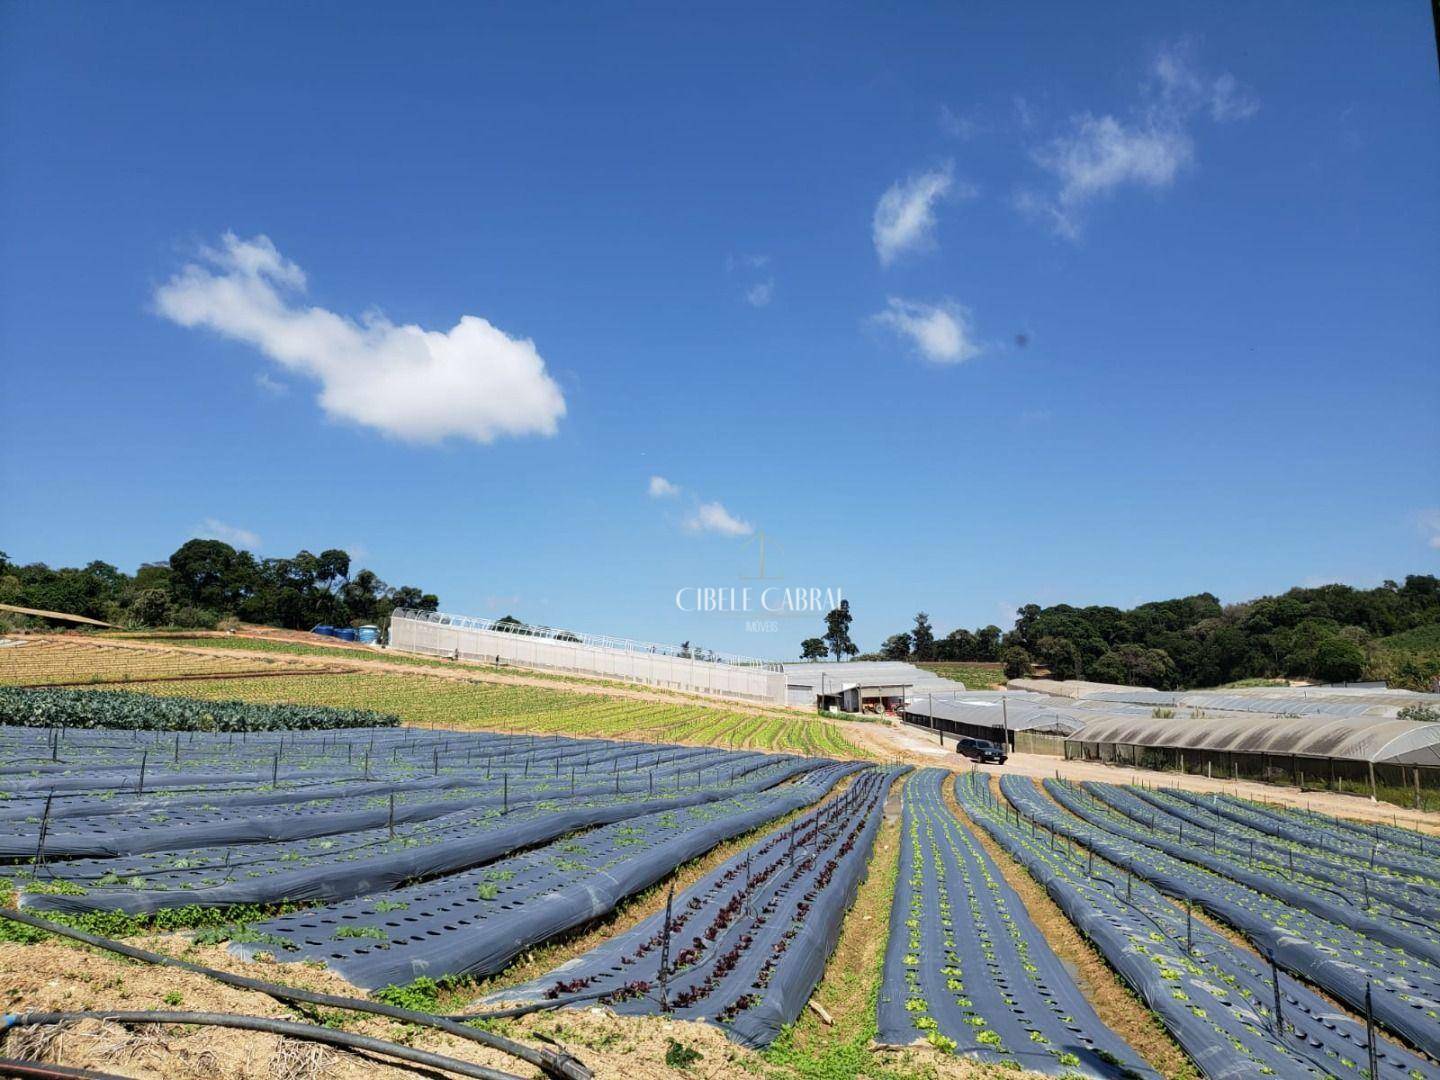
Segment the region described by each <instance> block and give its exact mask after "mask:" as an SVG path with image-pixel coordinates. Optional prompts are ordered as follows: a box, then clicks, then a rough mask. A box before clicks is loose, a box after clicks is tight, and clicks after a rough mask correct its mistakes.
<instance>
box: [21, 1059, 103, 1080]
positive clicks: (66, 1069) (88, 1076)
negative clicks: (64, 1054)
mask: <svg viewBox="0 0 1440 1080" xmlns="http://www.w3.org/2000/svg"><path fill="white" fill-rule="evenodd" d="M0 1076H19V1077H27V1078H28V1077H35V1078H36V1080H69V1078H71V1077H79V1078H81V1080H127V1078H126V1077H123V1076H117V1075H115V1074H114V1073H103V1072H95V1071H93V1070H91V1069H76V1068H72V1067H71V1066H69V1065H53V1064H51V1063H50V1062H48V1061H21V1060H20V1059H19V1058H0Z"/></svg>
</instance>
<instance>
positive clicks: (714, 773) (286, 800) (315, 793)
mask: <svg viewBox="0 0 1440 1080" xmlns="http://www.w3.org/2000/svg"><path fill="white" fill-rule="evenodd" d="M387 741H389V742H391V744H392V745H391V753H390V754H387V753H385V750H386V745H385V744H386V742H387ZM424 742H429V743H430V744H431V745H429V746H428V747H427V746H425V745H423V743H424ZM467 744H476V745H467ZM160 749H161V750H162V751H163V752H164V753H163V756H164V757H166V758H168V757H169V756H170V751H171V747H169V746H162V747H161V748H160ZM397 749H399V748H396V747H395V746H394V741H393V740H385V739H381V740H379V741H378V742H368V743H362V744H361V746H360V748H359V750H360V752H359V753H352V754H348V755H347V754H345V753H341V754H339V755H338V759H339V760H338V762H336V761H334V758H333V755H332V753H330V752H327V754H326V755H325V756H321V757H312V758H310V759H309V760H308V761H306V759H305V757H304V754H303V750H297V748H295V747H294V746H293V745H292V746H290V747H288V748H287V747H283V746H281V745H279V744H275V745H273V746H272V747H266V748H265V749H264V750H262V754H263V757H264V758H268V759H269V760H263V759H262V758H260V757H257V758H255V759H254V760H253V762H252V764H251V765H247V763H246V759H245V757H244V756H241V755H239V754H237V756H236V758H235V759H234V760H233V761H232V762H231V764H232V765H234V766H236V767H237V769H236V772H235V773H233V774H232V773H227V772H224V771H223V770H219V769H218V768H217V771H216V772H215V773H214V777H215V779H216V781H217V783H216V784H215V785H213V786H211V785H205V784H203V783H200V782H199V779H200V778H199V777H198V776H197V774H196V773H195V772H194V771H193V765H191V762H195V761H197V760H203V759H201V757H200V754H199V752H198V751H197V750H196V749H195V748H194V747H193V746H187V747H186V764H187V766H190V767H191V771H189V772H187V773H186V774H185V776H186V784H187V788H186V789H185V790H183V792H182V791H179V790H177V789H175V788H173V787H169V786H166V785H167V784H168V783H169V782H170V780H169V778H170V777H171V776H172V775H173V773H172V772H170V771H168V770H170V769H174V768H176V767H178V761H179V759H180V757H181V754H180V750H179V748H178V747H176V748H175V751H174V757H175V759H176V761H177V765H170V766H168V767H160V766H157V767H154V768H151V769H150V774H149V777H148V784H149V785H150V786H149V787H148V788H147V791H146V792H145V793H144V794H141V793H139V792H138V791H137V790H136V788H137V787H138V786H139V784H138V777H135V776H133V774H129V773H128V769H126V770H124V771H123V772H122V775H121V777H120V779H119V784H121V785H123V787H122V786H116V787H111V788H107V789H105V790H102V791H98V792H97V791H95V790H93V789H89V790H86V791H83V792H75V791H71V792H62V793H60V794H59V798H58V799H56V798H52V797H51V796H52V792H53V790H54V789H53V788H50V787H47V786H44V785H45V784H47V783H53V782H54V780H55V774H50V775H49V777H47V779H46V780H42V781H40V782H39V783H34V782H32V786H31V787H30V788H29V789H28V790H26V789H20V788H17V789H16V790H14V791H12V794H13V795H14V796H15V797H13V798H11V799H7V800H5V801H4V802H3V803H0V820H10V821H13V822H15V824H16V827H15V829H14V831H13V832H11V833H9V834H6V835H0V859H3V858H16V857H21V858H23V857H25V856H29V855H37V854H38V855H40V856H44V857H49V858H59V857H66V858H74V857H100V858H112V857H118V856H128V855H136V854H142V853H145V852H152V851H165V850H173V849H175V848H177V847H185V848H190V847H202V846H206V845H209V844H253V843H264V842H270V841H281V840H297V839H307V838H312V837H319V836H327V835H334V834H339V833H348V832H353V831H357V830H361V829H367V828H374V827H379V826H386V825H389V826H395V825H403V824H407V823H415V822H423V821H426V820H429V819H432V818H439V817H442V816H444V815H447V814H450V813H453V812H458V811H462V810H465V809H487V808H490V807H494V808H496V809H500V810H507V811H508V810H509V809H511V808H514V807H519V806H524V805H527V804H530V803H534V802H537V801H544V800H548V801H550V802H552V803H553V804H554V805H557V806H558V805H559V804H560V803H561V802H564V801H567V800H575V799H577V798H592V797H597V796H605V797H612V796H613V797H614V798H615V799H617V800H618V799H619V798H620V797H622V796H625V797H628V798H634V797H638V796H646V797H653V796H656V795H660V794H669V793H678V792H682V791H687V790H694V789H699V788H704V787H716V786H723V785H725V784H734V783H737V782H744V781H745V780H746V779H747V778H748V777H750V775H751V774H752V773H755V772H756V771H758V770H764V769H767V768H773V767H776V766H780V765H784V764H786V763H794V762H797V761H801V760H805V759H798V758H793V757H788V756H784V757H781V756H775V755H765V754H759V753H754V752H738V753H737V752H731V751H725V750H711V749H705V748H700V747H651V746H645V745H642V746H636V745H634V744H623V743H608V742H599V741H590V742H587V741H580V740H565V741H564V742H563V743H558V744H557V743H555V742H553V741H546V742H545V743H543V744H542V745H540V746H538V747H530V746H526V745H525V741H524V740H523V739H516V738H514V737H509V738H503V737H501V738H495V737H490V736H485V735H479V734H476V735H463V734H462V735H459V736H446V737H445V738H444V739H439V738H433V739H427V740H423V741H422V744H421V745H420V746H418V747H416V746H414V745H413V744H412V745H410V746H407V747H405V748H404V749H403V756H401V755H400V754H397V753H396V750H397ZM266 750H273V756H271V754H270V753H267V752H265V751H266ZM427 751H428V752H427ZM282 752H283V756H284V760H285V763H286V770H287V775H288V776H291V777H296V779H295V780H294V781H292V782H287V783H285V784H283V785H281V784H278V783H277V784H268V785H267V784H256V785H254V786H253V789H252V790H250V791H249V792H246V793H243V794H242V793H237V791H236V790H235V784H236V782H237V779H238V781H239V782H241V783H243V782H244V780H245V779H246V778H247V777H255V776H256V775H257V774H260V775H264V774H265V773H267V772H270V770H267V769H265V766H267V765H268V766H271V768H272V769H274V770H275V773H278V770H279V764H280V760H281V757H282ZM442 754H443V757H442ZM347 757H349V758H352V759H357V760H363V761H364V762H365V765H364V766H363V771H364V772H366V773H368V774H369V776H370V777H371V778H370V779H366V778H364V777H363V776H362V775H361V772H362V767H360V766H346V764H345V762H346V758H347ZM317 764H318V765H320V766H321V768H312V769H311V770H310V771H308V772H306V771H304V770H305V769H306V766H307V765H308V766H314V765H317ZM252 765H253V769H252ZM95 768H96V772H95V773H94V774H92V775H93V776H95V777H97V778H98V777H99V776H102V775H103V772H102V771H101V770H102V769H103V768H104V767H103V766H100V765H97V766H96V767H95ZM297 771H298V772H299V776H298V777H297ZM272 775H273V774H272ZM265 778H266V779H268V778H269V777H268V776H266V777H265ZM260 788H265V790H259V789H260ZM42 832H43V837H42V836H41V835H40V834H41V833H42Z"/></svg>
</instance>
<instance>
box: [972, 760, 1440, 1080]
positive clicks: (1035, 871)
mask: <svg viewBox="0 0 1440 1080" xmlns="http://www.w3.org/2000/svg"><path fill="white" fill-rule="evenodd" d="M1002 789H1003V791H1004V795H1005V800H1004V801H1003V802H1002V801H1001V800H999V799H997V798H996V797H995V795H994V793H993V792H992V790H991V788H990V785H989V781H988V778H987V777H986V776H985V775H984V774H981V773H972V774H969V775H966V776H964V777H962V778H960V779H959V780H958V781H957V783H956V786H955V794H956V797H957V799H958V800H959V802H960V804H961V805H962V806H963V807H964V809H965V811H966V813H968V814H969V815H970V817H971V818H972V819H973V820H974V821H975V822H976V823H977V824H978V825H979V826H980V827H981V828H983V829H985V831H986V832H987V833H988V834H989V835H990V836H991V838H992V839H994V840H995V841H996V843H997V844H999V846H1000V847H1001V848H1003V849H1004V850H1005V851H1006V852H1007V853H1008V854H1009V855H1010V856H1012V857H1013V858H1014V859H1015V860H1016V861H1017V862H1019V863H1020V864H1021V865H1022V866H1024V867H1025V869H1026V870H1027V871H1028V872H1029V873H1030V875H1031V876H1032V877H1034V878H1035V880H1036V881H1038V882H1040V883H1041V884H1042V885H1043V886H1044V887H1045V890H1046V892H1047V893H1048V894H1049V895H1050V897H1051V898H1052V899H1053V900H1054V901H1055V902H1056V904H1057V905H1058V906H1059V907H1060V908H1061V910H1062V911H1064V913H1065V915H1066V916H1067V917H1068V918H1069V919H1070V920H1071V922H1073V923H1074V924H1075V926H1076V927H1077V928H1078V929H1079V930H1080V932H1081V934H1082V935H1083V936H1084V937H1085V938H1086V939H1087V940H1088V941H1089V942H1090V943H1091V945H1093V946H1094V947H1095V948H1096V949H1097V950H1098V951H1099V952H1100V953H1101V955H1102V956H1104V958H1105V959H1106V961H1107V962H1108V963H1109V964H1110V965H1111V967H1113V968H1114V969H1115V970H1116V972H1117V973H1118V974H1119V975H1120V977H1121V978H1122V979H1123V980H1124V981H1125V982H1126V983H1127V984H1128V985H1129V986H1130V988H1131V989H1132V990H1133V991H1134V992H1135V994H1136V995H1137V996H1138V997H1139V998H1140V1000H1141V1002H1143V1004H1144V1006H1145V1007H1148V1008H1149V1009H1150V1010H1151V1011H1152V1012H1153V1013H1154V1014H1155V1015H1156V1016H1157V1017H1158V1018H1159V1019H1160V1021H1161V1022H1162V1023H1163V1024H1164V1026H1165V1027H1166V1029H1167V1030H1168V1031H1169V1032H1170V1033H1171V1035H1172V1036H1173V1037H1174V1038H1175V1040H1176V1041H1177V1042H1178V1043H1179V1044H1180V1046H1181V1047H1182V1048H1183V1049H1184V1050H1185V1052H1186V1053H1187V1054H1188V1055H1189V1056H1190V1057H1191V1058H1192V1060H1193V1061H1194V1062H1195V1063H1196V1065H1197V1067H1198V1068H1199V1070H1200V1071H1201V1073H1202V1074H1203V1075H1205V1076H1209V1077H1219V1078H1224V1080H1240V1078H1242V1077H1250V1076H1254V1075H1257V1074H1258V1075H1263V1076H1286V1077H1291V1076H1337V1077H1351V1078H1363V1080H1383V1078H1394V1080H1426V1078H1432V1077H1435V1076H1436V1075H1437V1071H1436V1069H1435V1067H1434V1065H1433V1063H1431V1062H1428V1061H1426V1060H1425V1059H1424V1058H1423V1057H1421V1056H1420V1055H1418V1054H1415V1053H1413V1052H1411V1051H1409V1050H1407V1049H1406V1048H1404V1047H1402V1046H1401V1045H1399V1044H1398V1043H1395V1042H1392V1041H1390V1040H1387V1039H1383V1038H1382V1039H1377V1040H1376V1050H1377V1053H1376V1072H1375V1073H1374V1074H1373V1076H1372V1073H1371V1070H1370V1063H1369V1047H1370V1039H1369V1036H1368V1034H1367V1031H1366V1025H1365V1023H1364V1022H1363V1020H1357V1019H1355V1018H1354V1017H1351V1016H1349V1015H1346V1014H1345V1013H1343V1012H1341V1011H1339V1010H1337V1009H1335V1008H1334V1006H1333V1005H1332V1004H1331V1003H1330V1002H1329V1001H1328V1000H1326V999H1325V998H1323V997H1322V996H1320V995H1319V994H1317V993H1315V992H1314V991H1313V990H1311V989H1310V988H1309V987H1307V986H1306V985H1305V984H1304V983H1302V982H1300V981H1298V980H1297V979H1295V978H1294V977H1293V976H1291V975H1290V974H1289V973H1287V972H1285V971H1283V970H1280V969H1277V968H1274V967H1272V966H1271V965H1269V964H1267V963H1266V962H1265V961H1264V960H1263V959H1261V958H1260V957H1259V956H1257V955H1256V954H1255V953H1254V952H1252V951H1250V950H1249V949H1245V948H1243V947H1241V946H1238V945H1236V944H1234V943H1233V942H1232V941H1230V940H1229V939H1228V938H1227V937H1225V936H1224V935H1222V934H1220V933H1217V932H1216V931H1215V930H1213V929H1211V927H1210V926H1209V924H1208V923H1206V922H1205V921H1204V920H1203V919H1201V918H1198V917H1196V916H1195V915H1194V914H1193V913H1192V911H1191V910H1189V908H1187V907H1186V906H1185V905H1181V904H1177V903H1176V902H1174V901H1173V900H1172V899H1170V898H1168V897H1167V896H1166V895H1165V894H1164V893H1162V892H1161V891H1160V890H1159V889H1157V888H1156V887H1155V886H1154V885H1152V884H1150V883H1149V882H1147V881H1146V880H1144V879H1143V878H1140V877H1137V876H1135V875H1134V874H1131V873H1127V872H1126V870H1124V869H1122V868H1121V867H1120V866H1118V865H1116V864H1114V863H1112V862H1109V861H1107V860H1106V859H1104V858H1102V857H1097V855H1096V854H1095V852H1094V851H1093V850H1091V849H1090V848H1087V847H1085V846H1083V845H1081V844H1078V843H1073V842H1070V840H1069V838H1067V837H1066V836H1065V835H1064V834H1063V833H1059V832H1057V831H1056V830H1055V829H1054V828H1053V823H1054V820H1055V819H1054V818H1053V817H1052V815H1053V813H1054V812H1055V811H1058V810H1059V808H1058V807H1056V806H1055V804H1053V803H1051V802H1049V800H1048V799H1046V797H1045V796H1044V795H1042V794H1041V793H1040V792H1039V790H1038V789H1037V788H1036V787H1035V786H1034V784H1033V782H1031V781H1029V780H1027V779H1024V778H1021V777H1005V778H1004V780H1003V781H1002ZM1277 1004H1278V1005H1279V1006H1280V1009H1279V1012H1278V1013H1277V1010H1276V1005H1277Z"/></svg>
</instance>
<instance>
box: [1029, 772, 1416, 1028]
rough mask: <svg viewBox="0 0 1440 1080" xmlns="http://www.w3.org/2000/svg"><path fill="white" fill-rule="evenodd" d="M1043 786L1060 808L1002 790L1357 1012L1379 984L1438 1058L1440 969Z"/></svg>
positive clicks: (1380, 1005) (1382, 998)
mask: <svg viewBox="0 0 1440 1080" xmlns="http://www.w3.org/2000/svg"><path fill="white" fill-rule="evenodd" d="M1006 779H1007V781H1009V780H1012V779H1015V778H1009V777H1007V778H1006ZM1045 787H1046V790H1047V791H1048V792H1049V793H1050V794H1051V795H1052V796H1053V798H1054V799H1055V800H1056V801H1058V802H1059V803H1060V804H1061V806H1057V805H1056V804H1055V802H1052V801H1050V799H1046V798H1044V797H1043V796H1041V795H1040V793H1039V792H1038V791H1036V789H1035V787H1034V785H1033V784H1029V783H1028V782H1021V783H1006V784H1005V785H1004V791H1005V794H1006V797H1007V798H1009V799H1010V800H1011V801H1012V802H1014V803H1015V804H1016V806H1017V807H1019V808H1020V809H1021V810H1022V811H1023V812H1024V813H1025V814H1026V816H1028V817H1031V818H1033V819H1035V820H1036V821H1037V822H1038V823H1039V824H1040V825H1043V826H1045V827H1046V828H1049V829H1052V830H1053V831H1055V832H1056V833H1058V834H1059V835H1060V836H1063V837H1067V838H1069V839H1070V840H1073V841H1076V842H1078V843H1080V844H1081V845H1083V846H1084V847H1086V848H1090V849H1092V850H1093V851H1094V852H1095V854H1096V855H1098V856H1100V857H1101V858H1104V859H1106V860H1108V861H1110V862H1112V863H1114V864H1116V865H1117V866H1119V867H1120V868H1121V869H1122V870H1123V871H1125V872H1126V873H1128V874H1131V875H1134V876H1137V877H1142V878H1145V879H1146V880H1148V881H1150V882H1151V883H1152V884H1154V885H1155V886H1156V887H1157V888H1158V889H1159V890H1160V891H1161V892H1163V893H1165V894H1166V895H1169V896H1173V897H1177V898H1180V899H1182V900H1191V901H1193V902H1195V903H1196V904H1198V905H1200V906H1201V907H1202V908H1204V909H1205V910H1206V911H1207V912H1209V913H1210V914H1211V915H1213V916H1215V917H1216V918H1218V919H1219V920H1220V921H1222V922H1225V923H1228V924H1229V925H1231V926H1233V927H1235V928H1236V929H1237V930H1239V931H1241V933H1243V934H1245V935H1246V937H1248V938H1249V939H1250V940H1251V941H1253V942H1254V943H1255V944H1256V946H1257V947H1259V948H1260V949H1261V950H1262V951H1265V952H1268V953H1270V954H1272V955H1273V956H1274V957H1275V960H1276V962H1277V963H1278V964H1279V965H1280V966H1281V967H1284V968H1287V969H1288V970H1290V971H1292V972H1293V973H1295V974H1296V975H1299V976H1300V977H1302V978H1304V979H1305V980H1307V981H1308V982H1311V983H1313V984H1314V985H1316V986H1318V987H1320V988H1321V989H1323V990H1325V991H1326V992H1328V993H1329V994H1331V995H1333V996H1334V997H1336V998H1337V999H1339V1000H1340V1001H1343V1002H1344V1003H1345V1004H1347V1005H1348V1006H1349V1007H1350V1008H1352V1009H1354V1010H1357V1011H1361V1010H1363V1009H1364V1008H1365V1000H1366V989H1367V985H1370V984H1373V1000H1374V1006H1373V1007H1374V1016H1375V1019H1376V1021H1377V1022H1378V1023H1380V1024H1382V1025H1383V1026H1385V1027H1387V1028H1389V1029H1390V1030H1391V1031H1392V1032H1394V1033H1395V1034H1397V1035H1399V1036H1400V1037H1401V1038H1403V1039H1405V1040H1406V1041H1407V1042H1409V1043H1410V1044H1411V1045H1412V1046H1415V1047H1417V1048H1419V1049H1421V1050H1423V1051H1425V1052H1426V1053H1428V1054H1430V1055H1432V1056H1440V968H1437V967H1436V966H1435V965H1433V964H1431V963H1429V962H1428V961H1425V960H1423V959H1421V958H1419V957H1416V956H1413V955H1411V954H1409V953H1407V952H1405V951H1404V950H1402V949H1399V948H1396V947H1394V946H1392V945H1387V944H1383V943H1381V942H1378V941H1376V940H1374V939H1372V938H1368V937H1366V936H1365V935H1363V934H1360V933H1358V932H1357V931H1355V930H1352V929H1351V928H1349V927H1347V926H1342V925H1340V924H1338V923H1334V922H1330V921H1328V920H1326V919H1323V918H1321V917H1320V916H1318V915H1316V914H1314V913H1313V912H1310V911H1307V910H1304V909H1301V908H1296V907H1293V906H1291V905H1289V904H1287V903H1285V902H1284V901H1282V900H1279V899H1277V898H1276V897H1274V896H1271V895H1269V894H1268V893H1264V892H1259V891H1256V890H1254V889H1251V888H1248V887H1246V886H1244V885H1242V884H1240V883H1238V882H1236V881H1234V880H1232V879H1231V878H1229V877H1227V876H1225V875H1222V874H1220V873H1216V872H1214V871H1212V870H1209V869H1206V868H1205V867H1203V866H1200V865H1197V864H1195V863H1192V862H1187V861H1185V860H1183V859H1179V858H1176V857H1175V856H1173V855H1170V854H1168V853H1166V852H1164V851H1161V850H1159V849H1158V848H1156V847H1153V846H1151V845H1149V844H1146V843H1142V842H1140V841H1138V840H1135V839H1131V838H1130V837H1127V836H1125V835H1122V834H1123V832H1124V831H1125V830H1126V829H1129V828H1130V825H1129V823H1128V821H1127V819H1125V818H1124V817H1123V816H1122V815H1119V814H1116V813H1114V812H1113V811H1110V810H1108V809H1107V808H1106V807H1105V806H1104V805H1103V804H1101V803H1098V802H1096V801H1095V800H1094V799H1092V798H1090V797H1089V796H1087V795H1085V794H1084V793H1083V792H1082V791H1080V790H1078V789H1076V788H1074V787H1072V786H1071V785H1068V784H1063V783H1059V782H1056V781H1049V780H1047V781H1045ZM1062 806H1063V807H1064V809H1062V808H1061V807H1062Z"/></svg>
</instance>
